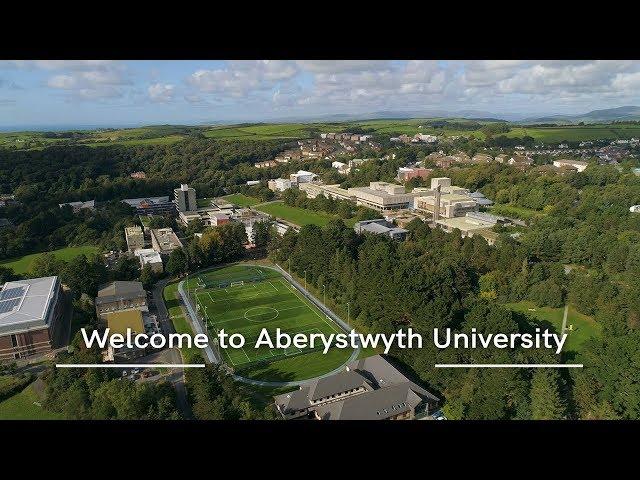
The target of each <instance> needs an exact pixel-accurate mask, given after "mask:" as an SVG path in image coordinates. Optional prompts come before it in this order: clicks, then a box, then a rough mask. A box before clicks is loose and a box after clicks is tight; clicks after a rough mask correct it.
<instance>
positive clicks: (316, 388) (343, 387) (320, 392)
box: [309, 370, 370, 401]
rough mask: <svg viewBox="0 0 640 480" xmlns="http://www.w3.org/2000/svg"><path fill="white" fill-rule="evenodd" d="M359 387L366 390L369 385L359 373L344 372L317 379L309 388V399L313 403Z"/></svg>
mask: <svg viewBox="0 0 640 480" xmlns="http://www.w3.org/2000/svg"><path fill="white" fill-rule="evenodd" d="M359 387H365V388H367V387H369V384H368V383H367V381H366V380H365V378H364V377H363V376H362V375H360V374H359V373H357V372H354V371H352V370H345V371H344V372H340V373H337V374H335V375H330V376H328V377H324V378H321V379H319V380H318V381H317V382H316V383H315V384H313V385H312V386H311V387H310V388H309V399H311V400H313V401H315V400H319V399H321V398H326V397H328V396H330V395H335V394H338V393H343V392H346V391H348V390H352V389H354V388H359ZM369 388H370V387H369Z"/></svg>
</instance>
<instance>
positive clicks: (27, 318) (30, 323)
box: [0, 277, 60, 333]
mask: <svg viewBox="0 0 640 480" xmlns="http://www.w3.org/2000/svg"><path fill="white" fill-rule="evenodd" d="M59 284H60V282H59V280H58V277H42V278H31V279H28V280H16V281H14V282H7V283H5V284H4V286H3V287H2V290H0V333H10V332H17V331H23V330H28V329H32V328H43V327H47V326H48V324H47V322H48V321H49V318H48V315H47V314H48V313H49V310H50V307H51V305H52V303H53V302H54V297H55V295H56V287H57V286H58V285H59Z"/></svg>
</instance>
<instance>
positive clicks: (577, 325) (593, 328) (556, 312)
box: [504, 301, 602, 352]
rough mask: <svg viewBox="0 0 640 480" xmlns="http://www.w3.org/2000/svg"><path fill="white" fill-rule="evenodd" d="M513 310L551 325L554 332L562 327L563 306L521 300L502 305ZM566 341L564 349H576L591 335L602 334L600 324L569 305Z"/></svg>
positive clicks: (597, 335) (544, 324)
mask: <svg viewBox="0 0 640 480" xmlns="http://www.w3.org/2000/svg"><path fill="white" fill-rule="evenodd" d="M504 306H505V307H507V308H508V309H509V310H513V311H514V312H519V313H524V314H525V315H528V316H531V317H533V318H534V319H536V320H538V321H539V322H541V323H542V324H543V325H542V326H552V327H553V329H554V330H555V331H556V332H560V329H561V328H562V317H563V315H564V307H562V308H552V307H538V306H536V305H535V304H534V303H532V302H528V301H521V302H517V303H506V304H505V305H504ZM569 325H573V331H570V330H569V328H568V327H569ZM566 333H567V334H568V337H567V343H566V344H565V346H564V351H574V352H575V351H578V350H580V347H581V346H582V344H583V343H584V342H585V341H586V340H588V339H589V338H591V337H599V336H600V335H601V334H602V326H600V325H599V324H597V323H596V322H595V320H594V319H593V318H592V317H589V316H587V315H583V314H582V313H580V312H577V311H576V310H575V308H573V307H572V306H569V314H568V316H567V332H566Z"/></svg>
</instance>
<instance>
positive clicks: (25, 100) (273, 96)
mask: <svg viewBox="0 0 640 480" xmlns="http://www.w3.org/2000/svg"><path fill="white" fill-rule="evenodd" d="M625 105H640V62H639V61H623V60H601V61H590V60H586V61H585V60H581V61H564V60H562V61H559V60H553V61H550V60H546V61H532V60H523V61H516V60H472V61H461V60H456V61H446V60H437V61H436V60H425V61H423V60H420V61H413V60H412V61H396V60H393V61H389V60H335V61H331V60H298V61H296V60H255V61H254V60H242V61H226V60H225V61H211V60H203V61H195V60H188V61H179V60H177V61H173V60H172V61H169V60H153V61H137V60H136V61H130V60H128V61H114V60H15V61H10V60H5V61H0V128H2V129H5V130H6V129H11V128H14V127H25V126H29V127H38V126H42V127H47V128H51V127H56V126H57V127H72V126H133V125H154V124H192V125H196V124H203V123H215V122H244V121H246V122H255V121H264V120H276V119H287V118H310V117H315V116H322V115H329V114H348V115H359V114H366V113H372V112H380V111H393V112H399V111H412V112H415V111H447V112H452V113H453V112H459V111H465V110H478V111H482V112H490V113H492V114H495V115H505V118H506V117H507V116H511V117H518V118H527V117H532V116H542V115H549V114H579V113H584V112H587V111H590V110H596V109H602V108H613V107H619V106H625Z"/></svg>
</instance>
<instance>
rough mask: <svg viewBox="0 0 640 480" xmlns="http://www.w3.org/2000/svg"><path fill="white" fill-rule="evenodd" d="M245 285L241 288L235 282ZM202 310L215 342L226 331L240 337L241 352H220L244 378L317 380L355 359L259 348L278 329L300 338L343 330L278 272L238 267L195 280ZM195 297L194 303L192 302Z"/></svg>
mask: <svg viewBox="0 0 640 480" xmlns="http://www.w3.org/2000/svg"><path fill="white" fill-rule="evenodd" d="M238 281H243V282H244V283H243V284H241V285H235V284H234V285H233V286H232V285H231V283H232V282H238ZM187 286H188V288H189V290H190V291H193V292H195V293H193V297H195V299H196V301H197V308H198V311H199V312H200V314H202V315H203V318H205V319H206V322H207V325H208V328H209V331H210V333H211V335H212V337H213V336H215V335H216V334H217V332H218V331H220V330H221V329H224V331H225V332H227V333H229V334H233V333H239V334H241V335H242V336H243V337H244V338H245V339H246V343H245V345H244V346H243V347H242V348H238V349H234V348H226V349H220V353H221V354H222V356H223V359H224V361H225V362H226V363H227V364H228V365H230V366H231V367H233V368H234V370H235V371H236V373H238V374H239V375H242V376H246V377H250V378H255V379H260V380H267V381H294V380H304V379H308V378H313V377H316V376H318V375H321V374H324V373H327V372H330V371H332V370H334V369H336V368H338V367H340V366H341V365H342V364H344V362H346V360H347V359H348V358H349V356H350V355H351V353H352V351H351V350H348V349H338V348H333V349H331V350H329V352H328V353H327V354H326V355H324V354H323V353H322V348H321V347H319V345H316V348H314V349H311V348H307V349H300V348H296V347H295V346H291V347H290V348H287V349H276V348H273V349H272V348H269V347H268V346H261V347H259V348H255V342H256V340H257V339H258V336H259V334H260V331H261V330H262V329H263V328H266V329H267V330H268V331H269V332H270V334H274V333H275V331H276V329H277V328H280V329H281V330H282V331H283V332H287V333H289V334H291V335H293V334H296V333H306V334H312V333H323V334H330V333H339V332H341V329H340V328H339V327H338V326H337V325H336V324H335V323H334V322H333V321H332V320H330V319H329V318H327V317H326V316H325V315H324V313H322V312H321V311H320V310H319V309H318V308H317V307H316V306H315V305H313V304H312V303H311V302H309V301H308V300H306V299H305V298H304V297H303V295H302V294H301V293H300V292H299V291H297V290H296V289H295V288H294V287H293V286H292V285H291V284H289V283H288V282H287V281H286V280H285V279H284V278H283V277H282V276H281V275H280V274H279V273H278V272H276V271H274V270H271V269H268V268H263V267H259V266H252V265H233V266H229V267H225V268H222V269H217V270H211V271H208V272H205V273H201V274H198V275H194V276H193V277H192V278H190V279H189V281H188V285H187ZM193 297H192V298H193Z"/></svg>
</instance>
